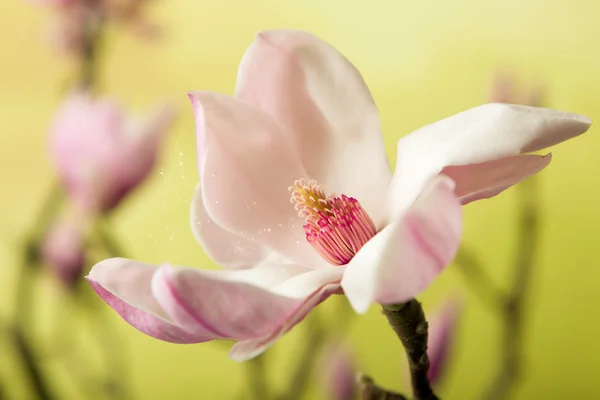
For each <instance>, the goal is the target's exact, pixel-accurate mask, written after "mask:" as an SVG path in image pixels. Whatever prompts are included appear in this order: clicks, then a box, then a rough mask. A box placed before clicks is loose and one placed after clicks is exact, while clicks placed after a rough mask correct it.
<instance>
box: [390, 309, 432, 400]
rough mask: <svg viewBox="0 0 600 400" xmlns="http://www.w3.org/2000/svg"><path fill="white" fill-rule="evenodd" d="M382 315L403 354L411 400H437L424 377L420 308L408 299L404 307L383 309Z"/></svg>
mask: <svg viewBox="0 0 600 400" xmlns="http://www.w3.org/2000/svg"><path fill="white" fill-rule="evenodd" d="M383 313H384V314H385V316H386V317H387V319H388V321H389V323H390V326H391V327H392V329H393V330H394V332H396V335H398V338H400V341H401V342H402V344H403V345H404V349H405V350H406V355H407V357H408V365H409V369H410V375H411V382H412V389H413V400H438V397H437V396H436V395H435V394H434V393H433V390H432V389H431V384H430V383H429V378H428V376H427V373H428V371H429V357H428V356H427V330H428V324H427V320H426V319H425V314H424V313H423V308H422V307H421V304H420V303H419V302H418V301H417V300H415V299H412V300H410V301H408V302H406V303H404V304H398V305H384V306H383Z"/></svg>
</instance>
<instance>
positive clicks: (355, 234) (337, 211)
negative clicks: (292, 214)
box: [288, 179, 377, 265]
mask: <svg viewBox="0 0 600 400" xmlns="http://www.w3.org/2000/svg"><path fill="white" fill-rule="evenodd" d="M288 189H289V191H290V192H292V197H291V199H290V201H291V202H292V203H294V204H295V205H294V207H295V209H296V211H298V215H299V216H300V217H302V218H305V219H306V224H305V225H304V232H305V233H306V240H307V241H308V243H310V244H311V245H312V246H313V248H315V250H317V252H319V254H320V255H321V256H322V257H323V258H324V259H325V260H327V262H329V263H331V264H333V265H344V264H347V263H348V262H349V261H350V260H351V259H352V257H354V255H355V254H356V253H357V252H358V250H360V248H361V247H362V246H364V244H365V243H367V242H368V241H369V240H370V239H371V238H372V237H373V236H375V234H376V233H377V232H376V230H375V224H374V223H373V220H371V217H369V214H367V212H366V211H365V210H364V209H363V208H362V206H361V205H360V203H359V202H358V200H356V199H355V198H353V197H348V196H346V195H344V194H343V195H342V196H341V197H335V196H327V195H326V194H325V188H324V186H323V185H319V184H318V183H317V182H316V181H314V180H311V181H308V182H306V181H305V180H304V179H300V180H297V181H296V182H294V186H290V187H289V188H288Z"/></svg>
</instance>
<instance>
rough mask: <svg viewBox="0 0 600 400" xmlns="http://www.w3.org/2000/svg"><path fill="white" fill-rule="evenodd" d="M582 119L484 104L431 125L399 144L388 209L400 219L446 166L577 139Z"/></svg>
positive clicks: (584, 126) (586, 125) (583, 127)
mask: <svg viewBox="0 0 600 400" xmlns="http://www.w3.org/2000/svg"><path fill="white" fill-rule="evenodd" d="M590 124H591V120H590V119H588V118H587V117H584V116H583V115H578V114H571V113H566V112H561V111H555V110H550V109H546V108H537V107H529V106H520V105H511V104H485V105H482V106H479V107H475V108H472V109H470V110H467V111H464V112H461V113H459V114H456V115H454V116H452V117H449V118H446V119H443V120H441V121H438V122H436V123H434V124H431V125H427V126H425V127H423V128H421V129H419V130H417V131H415V132H413V133H411V134H410V135H408V136H405V137H404V138H402V139H400V141H398V159H397V162H396V170H395V172H394V177H393V179H392V184H391V185H390V192H389V198H388V206H389V208H390V212H391V214H392V215H399V214H401V213H402V212H403V211H404V210H405V209H406V208H407V207H408V206H409V205H410V204H411V203H412V202H413V201H414V199H415V198H416V197H417V196H418V195H419V193H420V192H421V188H422V187H423V186H424V185H425V183H426V182H427V181H428V180H429V179H431V178H432V177H433V176H435V175H437V174H438V173H439V172H440V171H442V169H443V168H444V167H447V166H451V165H454V166H456V165H467V164H476V163H484V162H486V161H490V160H496V159H499V158H503V157H508V156H514V155H519V154H522V153H527V152H532V151H537V150H541V149H544V148H546V147H549V146H552V145H555V144H557V143H560V142H563V141H565V140H568V139H571V138H573V137H575V136H578V135H580V134H582V133H584V132H585V131H587V130H588V128H589V127H590Z"/></svg>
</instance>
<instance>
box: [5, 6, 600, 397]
mask: <svg viewBox="0 0 600 400" xmlns="http://www.w3.org/2000/svg"><path fill="white" fill-rule="evenodd" d="M149 12H150V15H151V16H152V18H153V19H154V20H156V21H157V22H159V23H160V24H161V25H162V26H163V27H164V29H165V35H164V37H163V38H162V39H161V40H160V41H158V42H156V43H140V42H139V41H138V40H136V39H135V38H132V37H131V36H127V35H122V34H121V33H120V32H118V31H117V30H114V31H111V32H109V35H108V37H107V42H106V44H105V45H106V56H105V57H103V61H102V63H103V64H102V66H101V68H102V76H101V84H102V88H103V89H104V90H106V91H107V92H109V93H110V94H111V95H112V96H114V97H116V98H118V99H119V101H121V102H122V103H124V104H126V105H127V106H129V107H133V108H138V109H144V108H146V107H148V106H150V105H152V104H154V102H155V100H156V99H159V98H172V99H174V100H175V101H176V102H177V104H178V105H179V106H180V117H179V119H178V121H177V124H176V126H175V128H174V129H173V130H172V131H171V133H170V134H169V136H168V139H167V142H166V146H165V147H164V149H163V150H162V154H161V162H160V165H159V168H157V169H156V171H155V172H154V173H153V176H152V178H151V179H150V180H149V181H148V182H147V183H146V184H145V185H144V186H143V187H142V188H140V189H139V190H137V191H136V193H134V194H133V195H132V196H131V197H130V198H129V199H128V200H127V203H126V204H124V205H123V207H121V208H120V209H119V210H118V213H117V215H115V216H114V218H113V222H114V224H113V225H114V227H115V229H116V232H115V235H116V236H117V237H119V238H120V240H121V242H122V243H123V244H124V245H126V248H127V252H128V253H129V254H130V255H132V256H133V257H135V258H137V259H140V260H143V261H146V262H151V263H161V262H164V261H169V262H171V263H173V264H179V265H189V266H197V267H202V268H213V267H215V266H214V264H213V263H212V262H211V261H210V260H209V259H208V257H207V256H206V255H205V254H204V253H203V251H202V249H201V248H200V247H199V246H198V245H197V244H196V242H195V241H194V239H193V237H192V234H191V231H190V229H189V226H188V214H189V201H190V199H191V196H192V191H193V188H194V185H195V183H196V181H197V174H196V170H195V166H196V161H195V157H196V154H195V153H196V152H195V138H194V128H193V115H192V111H191V107H190V106H189V104H188V102H187V98H186V96H185V93H186V92H187V91H189V90H197V89H202V90H213V91H218V92H224V93H228V94H231V93H232V91H233V88H234V83H235V76H236V69H237V66H238V62H239V60H240V58H241V56H242V54H243V52H244V50H245V48H246V47H247V46H248V45H249V44H250V43H251V41H252V40H253V38H254V35H255V33H256V32H258V31H260V30H264V29H274V28H297V29H304V30H308V31H310V32H312V33H314V34H316V35H318V36H320V37H321V38H323V39H324V40H326V41H328V42H330V43H332V44H333V45H334V46H335V47H337V48H338V49H339V50H340V51H341V52H342V53H344V54H345V55H346V56H347V57H348V58H349V59H350V60H351V61H352V62H353V63H354V64H355V65H356V66H357V68H358V69H359V70H360V71H361V72H362V74H363V76H364V77H365V80H366V81H367V83H368V85H369V86H370V88H371V91H372V93H373V96H374V98H375V100H376V102H377V105H378V107H379V110H380V113H381V119H382V123H383V130H384V133H385V143H386V147H387V150H388V154H389V157H390V161H391V162H392V163H393V162H395V144H396V141H397V140H398V139H399V138H400V137H402V136H403V135H405V134H407V133H409V132H411V131H412V130H414V129H416V128H417V127H420V126H422V125H424V124H427V123H430V122H433V121H436V120H438V119H441V118H443V117H446V116H449V115H451V114H454V113H456V112H459V111H462V110H464V109H466V108H469V107H472V106H476V105H478V104H481V103H483V102H486V100H487V96H488V93H489V87H490V84H491V81H492V78H493V74H494V73H495V72H496V71H497V70H498V69H499V68H505V67H509V68H510V69H511V71H513V72H514V74H515V76H516V77H517V79H519V81H520V82H522V83H523V84H524V85H529V84H537V83H542V84H545V85H546V86H547V89H548V91H547V97H546V105H547V106H548V107H551V108H556V109H561V110H566V111H572V112H577V113H581V114H585V115H587V116H589V117H591V118H592V119H594V120H596V119H600V118H599V117H600V101H599V100H600V49H599V48H598V46H597V41H598V39H599V38H600V24H598V21H599V20H600V4H598V2H595V1H591V0H571V1H569V2H564V1H561V0H503V1H495V0H492V1H486V0H484V1H482V0H461V1H453V2H448V1H435V2H414V1H404V0H389V1H383V0H378V1H372V2H358V1H347V0H328V1H321V0H305V1H302V2H300V1H291V0H290V1H288V0H276V1H275V0H270V1H267V0H252V1H234V0H220V1H193V0H168V1H166V0H165V1H161V2H159V1H157V2H156V4H155V5H153V6H152V7H151V8H150V9H149ZM47 20H48V12H46V11H45V10H44V9H43V8H38V7H33V6H32V5H31V4H30V3H28V2H25V1H17V0H4V1H2V2H0V33H1V34H0V131H1V135H0V183H1V187H2V189H1V191H0V192H1V193H2V194H1V196H0V221H1V223H0V237H1V240H0V265H1V266H2V267H1V268H0V315H1V316H2V317H5V318H9V317H10V316H11V315H12V313H13V312H14V307H13V306H14V304H13V302H12V301H11V299H12V293H13V291H14V279H15V277H16V269H17V263H16V260H17V258H16V257H17V256H18V254H17V253H16V249H17V247H16V243H17V240H18V238H19V235H20V234H22V233H23V232H24V230H25V229H26V227H27V226H30V225H31V224H33V223H34V222H35V221H33V220H32V218H34V217H35V211H36V210H37V209H38V208H39V206H40V201H41V197H42V196H43V195H44V194H45V192H46V191H47V190H48V184H49V182H50V181H51V180H52V179H53V171H52V168H51V165H50V162H49V158H48V156H47V147H46V145H47V139H46V137H47V132H48V124H49V123H50V121H51V119H52V115H53V112H54V110H55V109H56V106H57V105H58V102H59V99H60V96H59V88H60V85H61V82H64V81H65V80H66V79H67V78H68V77H69V74H70V73H71V72H72V63H71V61H69V60H68V59H65V58H61V57H58V56H57V55H56V54H55V53H54V52H53V51H52V50H51V49H50V48H49V47H48V44H47V41H46V40H45V38H44V32H45V31H44V29H45V24H46V23H47ZM595 131H596V129H595V128H594V127H592V129H591V130H590V132H589V133H588V134H586V135H584V136H583V137H580V138H577V139H575V140H572V141H570V142H568V143H565V144H563V145H561V146H560V147H559V148H557V149H555V151H554V160H553V162H552V164H551V165H550V167H549V168H548V169H547V170H546V171H544V172H543V173H542V174H541V176H540V179H539V182H540V190H541V197H542V200H543V203H542V207H543V216H544V219H543V231H542V237H541V241H542V242H541V243H542V245H541V250H540V254H539V257H538V265H536V276H535V278H534V285H533V289H532V297H531V301H530V307H528V321H527V329H526V337H525V339H526V349H527V354H526V360H525V371H524V373H523V382H522V384H521V385H520V386H519V388H518V390H517V391H516V393H515V398H516V399H527V400H532V399H591V398H596V396H600V394H599V393H600V389H599V387H598V378H599V377H600V341H599V340H598V338H599V337H600V323H599V322H598V321H597V319H596V315H597V313H598V305H599V304H600V290H598V282H599V280H600V270H599V268H598V261H597V260H598V259H599V257H598V253H599V251H600V248H599V246H598V242H597V241H598V239H597V236H596V234H597V233H596V230H597V228H598V226H600V208H599V206H598V205H599V204H600V191H599V187H600V186H599V185H600V184H599V183H598V173H599V172H600V167H599V166H598V165H597V163H598V161H597V153H598V151H599V150H600V137H598V136H597V135H596V132H595ZM516 201H517V198H516V196H515V191H514V189H512V190H509V191H508V192H506V193H505V194H503V195H502V196H499V197H498V198H495V199H492V200H486V201H481V202H477V203H475V204H472V205H469V206H468V207H467V208H466V210H465V224H466V228H465V235H464V242H465V244H466V245H468V246H469V248H471V249H473V250H475V251H477V253H478V255H479V256H480V257H481V258H482V260H483V261H484V263H485V267H486V269H488V271H489V273H490V274H491V275H492V276H493V277H494V278H495V279H497V280H498V281H499V282H505V280H506V278H507V277H508V274H509V270H510V269H511V260H512V257H513V250H514V248H515V231H516V229H517V228H516V220H515V210H516ZM90 290H91V289H90ZM450 292H452V293H456V292H458V293H461V294H463V295H464V296H465V297H466V299H467V309H466V312H465V315H464V318H463V320H462V323H461V330H460V335H459V336H458V340H457V348H456V351H455V354H454V355H455V356H454V357H453V359H452V360H451V365H450V368H451V370H450V372H449V374H448V377H447V378H448V379H447V380H446V381H445V382H444V385H443V387H442V388H441V389H440V393H441V395H442V396H443V398H446V399H472V398H477V395H478V394H480V393H481V391H482V390H483V388H485V387H486V386H487V384H488V382H489V380H490V378H491V375H492V373H494V372H495V371H496V369H497V367H498V365H497V364H498V360H499V354H500V352H501V351H502V350H501V348H500V344H499V331H498V330H499V320H498V318H497V316H495V315H493V314H491V313H489V312H488V311H487V309H486V308H485V307H483V306H482V305H481V303H480V302H479V301H478V299H477V297H475V296H474V295H473V294H472V293H471V292H470V291H469V290H468V287H467V286H466V285H464V282H463V279H461V277H460V274H459V273H458V271H457V270H456V269H455V268H453V267H450V268H448V270H447V272H445V273H444V274H443V276H442V277H441V278H440V279H439V280H438V281H437V282H436V283H435V284H434V286H433V287H432V288H430V289H429V290H428V291H427V292H426V293H425V294H424V295H423V296H422V297H421V300H422V301H423V302H424V305H425V307H426V309H431V308H433V307H435V306H436V304H437V302H438V301H439V300H440V299H442V298H443V297H444V296H445V295H446V294H448V293H450ZM39 297H40V298H42V299H43V300H42V301H43V302H44V303H45V304H52V302H53V301H58V300H57V299H58V297H59V296H58V289H57V288H56V287H54V286H53V285H51V284H47V285H42V286H40V288H39ZM97 301H98V302H101V300H100V299H98V300H97ZM335 301H343V299H341V298H340V299H336V300H335ZM328 303H329V302H328ZM334 303H335V302H334ZM334 306H335V304H329V305H328V304H325V305H324V306H323V308H324V312H325V313H329V314H330V315H331V318H332V319H335V315H333V312H332V311H333V310H334ZM42 318H44V316H42ZM47 318H52V317H50V316H48V317H47ZM109 321H110V323H111V324H112V325H113V328H114V329H113V332H114V334H115V335H120V336H121V337H122V338H123V340H124V341H125V343H126V346H125V350H124V351H125V353H124V354H125V355H126V359H127V363H128V365H129V367H130V368H129V376H128V378H127V379H128V380H129V381H130V382H131V384H132V385H133V387H134V389H135V392H136V394H137V395H138V398H140V399H144V400H146V399H148V400H151V399H181V400H185V399H205V398H206V399H208V398H210V399H213V398H214V399H221V398H223V399H226V398H235V396H236V395H237V394H238V393H240V392H243V390H244V389H243V388H244V385H245V375H244V366H243V365H239V364H238V363H236V362H234V361H232V360H229V359H228V357H227V350H226V347H225V346H222V345H219V344H210V343H209V344H204V345H191V346H182V345H173V344H167V343H162V342H160V341H156V340H154V339H152V338H149V337H146V336H144V335H143V334H141V333H139V332H137V331H136V330H134V329H133V328H131V327H130V326H129V325H127V324H126V323H125V322H123V321H122V320H121V319H120V318H119V317H118V316H117V315H116V314H114V315H112V317H111V318H110V320H109ZM302 329H303V328H302V326H299V327H297V328H296V329H295V330H294V331H293V332H292V333H291V334H289V335H286V336H285V337H284V338H283V339H282V340H281V341H280V342H279V343H278V344H277V345H276V346H275V347H274V348H273V350H272V351H271V353H272V355H271V356H270V358H269V368H270V372H269V374H270V379H271V381H272V382H273V384H274V385H277V386H279V387H282V385H284V384H285V382H286V378H287V377H288V375H289V368H290V367H291V365H292V364H293V363H294V362H295V360H296V359H297V358H298V356H299V355H300V354H299V353H300V349H301V346H300V345H299V344H300V341H301V340H302ZM348 335H349V338H350V339H351V343H352V344H353V345H354V350H355V352H356V357H357V359H358V361H359V363H360V366H361V369H362V370H363V371H365V372H367V373H368V374H370V375H371V376H374V377H375V378H376V379H377V380H378V382H379V383H380V384H382V385H383V386H386V387H389V388H395V389H399V390H400V389H402V390H404V391H405V392H406V391H407V386H406V380H405V379H404V375H403V365H404V359H403V350H402V348H401V345H400V343H399V342H398V340H397V339H396V337H395V336H394V335H393V333H392V331H391V330H390V329H389V328H388V327H387V323H386V321H385V318H384V317H383V316H382V315H380V312H379V310H378V309H377V308H376V307H372V309H371V311H370V312H369V313H368V314H367V315H365V316H362V317H360V318H357V319H356V321H355V322H354V323H353V324H352V325H351V328H350V330H349V332H348ZM46 367H47V368H48V369H49V370H50V373H54V374H55V375H56V382H55V383H54V384H55V385H56V387H58V388H61V383H60V381H61V379H63V378H64V376H62V375H61V374H63V373H61V372H60V371H59V367H58V366H53V365H47V366H46ZM54 368H55V369H56V371H53V369H54ZM0 377H5V378H6V381H7V382H10V383H11V385H10V386H9V387H8V389H9V394H12V395H14V396H16V397H15V398H26V397H25V394H24V393H25V392H22V390H23V389H22V387H21V386H22V381H19V380H20V379H23V376H22V373H21V372H20V371H19V370H18V368H16V367H15V364H14V362H13V361H11V349H10V346H9V345H7V344H6V343H3V344H2V345H0ZM12 383H14V385H13V384H12ZM313 386H314V387H313V388H312V389H311V393H312V396H313V398H315V399H319V398H323V396H324V395H323V392H321V391H320V389H319V387H318V384H317V383H316V382H315V383H314V384H313ZM59 390H63V392H64V395H65V397H66V398H73V399H75V398H77V397H76V395H75V394H73V393H72V392H70V391H69V389H68V388H63V389H59ZM19 396H23V397H19Z"/></svg>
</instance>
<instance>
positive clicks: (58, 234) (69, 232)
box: [41, 220, 85, 286]
mask: <svg viewBox="0 0 600 400" xmlns="http://www.w3.org/2000/svg"><path fill="white" fill-rule="evenodd" d="M41 257H42V260H43V261H44V263H45V264H46V265H47V266H48V267H49V268H51V269H52V271H53V272H54V273H55V274H56V275H57V276H58V278H59V279H60V280H61V281H62V282H63V283H64V284H65V285H66V286H70V285H72V284H73V282H74V281H75V279H77V277H78V276H79V275H80V274H81V272H82V270H83V267H84V266H85V249H84V238H83V233H82V229H81V228H80V227H78V226H76V225H75V224H73V223H71V222H68V221H67V220H60V221H58V222H56V223H55V224H54V225H53V226H52V227H51V228H50V230H49V231H48V232H47V234H46V237H45V238H44V240H43V242H42V246H41Z"/></svg>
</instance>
